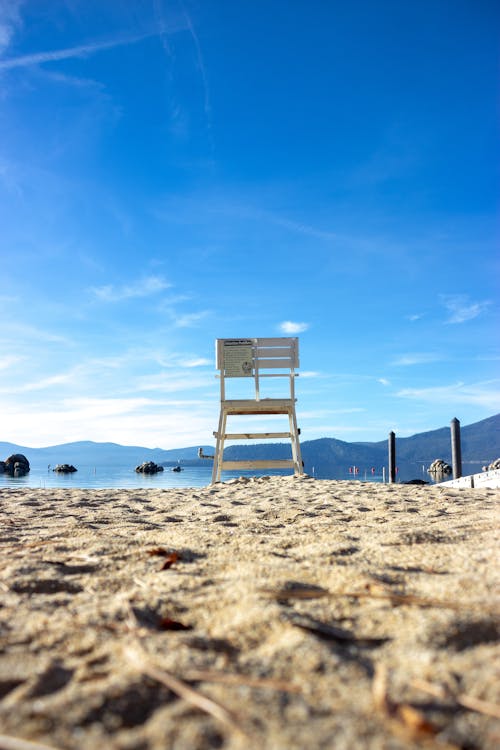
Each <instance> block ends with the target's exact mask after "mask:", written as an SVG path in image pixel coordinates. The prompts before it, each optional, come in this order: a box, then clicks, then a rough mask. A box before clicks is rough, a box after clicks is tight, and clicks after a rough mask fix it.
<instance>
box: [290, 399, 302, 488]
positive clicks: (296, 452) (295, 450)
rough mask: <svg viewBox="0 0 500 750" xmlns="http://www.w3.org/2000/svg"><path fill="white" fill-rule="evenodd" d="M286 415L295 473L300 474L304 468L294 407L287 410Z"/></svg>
mask: <svg viewBox="0 0 500 750" xmlns="http://www.w3.org/2000/svg"><path fill="white" fill-rule="evenodd" d="M288 417H289V420H290V435H291V436H292V437H291V440H292V457H293V462H294V464H295V474H296V475H297V474H299V475H300V474H303V473H304V468H303V466H302V455H301V452H300V441H299V431H298V428H297V417H296V414H295V409H291V410H290V411H289V413H288Z"/></svg>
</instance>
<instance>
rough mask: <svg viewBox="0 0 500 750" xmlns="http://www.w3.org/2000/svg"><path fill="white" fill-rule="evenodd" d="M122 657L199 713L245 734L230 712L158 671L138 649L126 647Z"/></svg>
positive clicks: (176, 679)
mask: <svg viewBox="0 0 500 750" xmlns="http://www.w3.org/2000/svg"><path fill="white" fill-rule="evenodd" d="M124 655H125V657H126V659H127V661H128V662H129V663H130V664H131V665H132V666H133V667H134V668H135V669H136V670H137V671H138V672H141V673H142V674H145V675H147V676H148V677H151V678H152V679H153V680H156V681H157V682H160V683H161V684H162V685H165V687H167V688H168V689H169V690H171V691H172V692H173V693H175V694H176V695H178V696H179V698H182V699H183V700H185V701H187V702H188V703H190V704H191V705H192V706H196V708H199V709H200V710H201V711H204V712H205V713H207V714H210V716H213V717H214V718H215V719H218V720H219V721H221V722H222V723H223V724H225V725H226V726H228V727H230V728H231V729H234V730H236V731H238V732H241V733H242V734H245V732H244V731H243V729H242V727H241V726H240V725H239V724H238V723H237V720H236V717H235V716H234V715H233V714H232V712H231V711H230V710H229V709H227V708H226V707H225V706H223V705H222V704H220V703H217V701H214V700H213V699H212V698H208V697H207V696H206V695H203V694H202V693H200V692H198V691H197V690H194V689H193V688H192V687H190V686H189V685H187V684H186V683H185V682H183V681H182V680H180V679H179V678H177V677H175V676H174V675H172V674H170V673H169V672H167V671H166V670H164V669H160V668H159V667H157V666H155V665H154V664H152V663H151V661H150V659H149V657H148V655H147V654H146V653H145V652H144V651H143V650H142V649H141V648H140V647H139V646H136V647H127V648H126V649H125V650H124Z"/></svg>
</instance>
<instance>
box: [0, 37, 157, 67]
mask: <svg viewBox="0 0 500 750" xmlns="http://www.w3.org/2000/svg"><path fill="white" fill-rule="evenodd" d="M0 28H1V27H0ZM156 33H157V32H156V31H148V32H145V33H143V34H136V35H134V36H122V37H117V38H115V39H109V40H107V41H102V42H89V43H88V44H80V45H77V46H75V47H66V48H65V49H59V50H48V51H46V52H34V53H32V54H31V55H21V56H20V57H11V58H7V59H6V60H5V59H4V60H0V70H11V69H12V68H28V67H32V66H33V65H41V64H42V63H47V62H57V61H58V60H68V59H70V58H73V57H86V56H88V55H93V54H95V53H96V52H101V51H103V50H106V49H112V48H114V47H122V46H124V45H128V44H136V43H137V42H142V41H143V40H144V39H147V38H149V37H151V36H155V35H156Z"/></svg>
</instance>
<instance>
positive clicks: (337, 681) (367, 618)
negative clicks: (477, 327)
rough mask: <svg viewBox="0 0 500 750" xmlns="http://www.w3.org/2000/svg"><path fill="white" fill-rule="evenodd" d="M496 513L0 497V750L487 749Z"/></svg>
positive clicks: (424, 503) (494, 715)
mask: <svg viewBox="0 0 500 750" xmlns="http://www.w3.org/2000/svg"><path fill="white" fill-rule="evenodd" d="M499 499H500V491H499V490H495V489H469V490H466V489H452V488H449V487H444V486H443V487H440V486H415V485H403V484H389V485H382V484H376V483H365V482H357V481H351V482H346V481H333V480H324V481H322V480H314V479H311V478H309V477H302V478H301V477H297V478H295V477H272V478H269V477H260V478H254V479H248V478H247V479H243V478H240V479H237V480H232V481H230V482H225V483H219V484H216V485H214V486H208V487H205V488H196V489H169V490H154V489H146V490H122V489H106V490H86V489H68V490H66V489H64V490H63V489H17V488H5V489H2V490H0V514H1V526H0V556H1V557H0V750H25V749H26V750H28V749H29V748H32V750H35V749H36V748H42V747H48V748H59V749H60V750H62V749H63V748H64V749H67V750H101V749H102V750H205V749H206V750H208V749H211V748H224V749H225V750H254V749H255V750H316V748H318V749H319V748H335V749H336V748H338V749H339V750H344V749H345V750H355V749H356V748H369V749H370V750H379V749H380V750H381V749H382V748H384V749H385V748H386V749H387V750H399V749H400V748H408V749H410V748H422V747H423V748H462V750H475V749H476V748H484V750H493V749H494V748H495V749H496V748H497V747H499V746H500V705H499V704H500V695H499V693H500V687H499V685H500V680H499V669H500V660H499V658H498V657H499V614H500V602H499V598H498V547H497V540H498V533H497V531H498V518H499V515H498V500H499Z"/></svg>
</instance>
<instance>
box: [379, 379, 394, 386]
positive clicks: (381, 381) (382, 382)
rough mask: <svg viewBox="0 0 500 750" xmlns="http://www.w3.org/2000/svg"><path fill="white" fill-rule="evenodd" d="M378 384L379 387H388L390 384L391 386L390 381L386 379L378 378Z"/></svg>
mask: <svg viewBox="0 0 500 750" xmlns="http://www.w3.org/2000/svg"><path fill="white" fill-rule="evenodd" d="M378 382H379V383H380V384H381V385H384V386H388V385H390V384H391V381H390V380H387V378H379V379H378Z"/></svg>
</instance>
